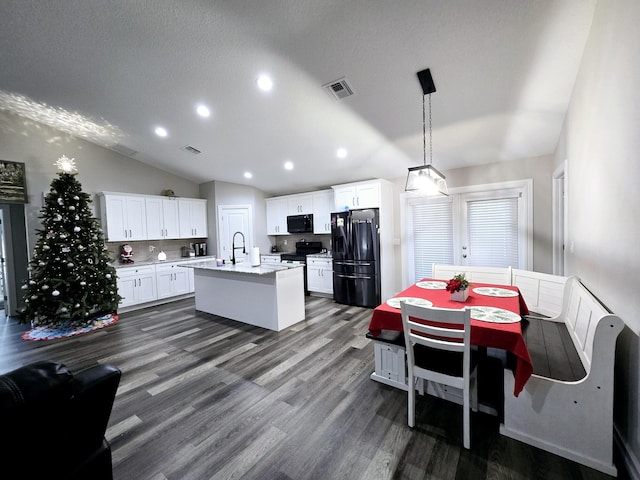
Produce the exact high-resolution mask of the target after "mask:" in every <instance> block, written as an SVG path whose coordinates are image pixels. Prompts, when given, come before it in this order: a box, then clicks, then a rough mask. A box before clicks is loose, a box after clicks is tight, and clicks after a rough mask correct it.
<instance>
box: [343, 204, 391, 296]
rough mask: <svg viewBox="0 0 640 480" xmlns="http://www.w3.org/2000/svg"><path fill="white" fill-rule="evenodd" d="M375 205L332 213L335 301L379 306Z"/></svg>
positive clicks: (378, 259) (378, 247)
mask: <svg viewBox="0 0 640 480" xmlns="http://www.w3.org/2000/svg"><path fill="white" fill-rule="evenodd" d="M378 221H379V214H378V209H377V208H367V209H362V210H349V211H346V212H336V213H332V214H331V249H332V251H333V298H334V300H335V301H336V302H338V303H344V304H346V305H357V306H360V307H370V308H375V307H377V306H378V305H380V227H379V223H378Z"/></svg>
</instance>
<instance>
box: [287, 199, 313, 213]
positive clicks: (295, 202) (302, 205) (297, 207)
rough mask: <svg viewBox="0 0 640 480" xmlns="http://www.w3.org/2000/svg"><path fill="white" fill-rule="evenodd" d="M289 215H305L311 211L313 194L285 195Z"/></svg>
mask: <svg viewBox="0 0 640 480" xmlns="http://www.w3.org/2000/svg"><path fill="white" fill-rule="evenodd" d="M286 198H287V206H288V211H289V215H305V214H309V213H313V195H311V194H299V195H287V197H286Z"/></svg>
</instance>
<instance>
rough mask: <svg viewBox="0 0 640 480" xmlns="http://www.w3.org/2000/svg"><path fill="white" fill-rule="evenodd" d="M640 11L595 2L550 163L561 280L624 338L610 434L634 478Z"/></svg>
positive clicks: (637, 5) (638, 462)
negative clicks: (561, 245)
mask: <svg viewBox="0 0 640 480" xmlns="http://www.w3.org/2000/svg"><path fill="white" fill-rule="evenodd" d="M639 21H640V2H638V1H637V0H616V1H610V0H600V1H599V2H598V5H597V8H596V11H595V15H594V21H593V25H592V27H591V32H590V35H589V40H588V42H587V46H586V48H585V52H584V56H583V59H582V63H581V67H580V72H579V74H578V79H577V82H576V85H575V88H574V92H573V96H572V99H571V103H570V108H569V111H568V113H567V116H566V120H565V125H564V131H563V135H562V138H561V141H560V143H559V148H558V150H557V152H556V157H555V163H556V165H559V164H560V163H561V162H562V161H564V160H565V159H566V160H567V163H568V167H567V170H568V178H569V185H568V205H569V212H568V242H567V246H568V248H567V249H566V265H567V271H566V272H567V273H568V274H575V275H577V276H578V277H580V279H581V280H582V281H583V282H584V283H585V285H586V286H587V287H588V288H589V289H590V290H591V291H593V292H594V294H595V295H596V296H598V297H599V298H600V300H601V301H602V302H603V303H604V304H605V305H607V307H608V308H609V309H611V310H612V311H613V312H614V313H616V314H618V315H619V316H620V317H621V318H622V319H623V320H624V322H625V323H626V324H627V326H628V328H627V329H626V330H625V331H623V333H622V334H621V336H620V337H619V339H618V345H617V357H616V376H615V382H616V391H615V404H616V405H615V424H616V428H617V430H618V432H619V433H620V435H621V437H622V443H623V453H624V454H625V455H626V461H627V464H628V466H630V469H631V471H632V475H636V478H639V477H638V472H639V471H640V413H639V410H640V405H639V403H638V397H639V396H640V388H639V385H640V368H638V366H639V363H640V362H639V357H640V349H639V344H638V336H637V334H638V332H639V331H640V295H639V294H638V285H639V284H640V260H639V259H638V256H637V252H636V251H635V248H636V247H637V246H638V244H639V243H640V221H639V220H640V217H639V213H638V212H639V209H640V188H638V179H639V178H640V161H639V160H638V155H639V154H640V135H639V127H640V88H638V79H640V34H639V33H640V30H638V22H639Z"/></svg>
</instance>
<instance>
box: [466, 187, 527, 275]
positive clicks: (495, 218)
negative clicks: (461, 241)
mask: <svg viewBox="0 0 640 480" xmlns="http://www.w3.org/2000/svg"><path fill="white" fill-rule="evenodd" d="M467 235H468V242H469V245H468V264H469V265H472V266H484V267H508V266H514V265H515V266H517V265H518V199H517V198H513V197H511V198H498V199H490V200H474V201H468V202H467Z"/></svg>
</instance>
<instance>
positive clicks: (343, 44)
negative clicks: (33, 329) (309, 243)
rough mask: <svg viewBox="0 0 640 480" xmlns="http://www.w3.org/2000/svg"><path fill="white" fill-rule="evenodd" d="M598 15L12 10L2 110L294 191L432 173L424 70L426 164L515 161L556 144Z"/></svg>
mask: <svg viewBox="0 0 640 480" xmlns="http://www.w3.org/2000/svg"><path fill="white" fill-rule="evenodd" d="M595 3H596V1H595V0H536V1H530V0H483V1H482V2H478V1H474V0H451V1H445V0H399V1H389V0H280V1H275V0H274V1H271V0H269V1H267V0H233V1H231V0H180V1H176V0H119V1H112V2H105V1H99V0H64V1H51V0H29V1H27V0H3V1H2V2H1V3H0V42H1V48H0V65H2V68H0V109H7V110H11V111H13V112H15V113H18V114H20V115H24V116H27V117H30V118H33V119H35V120H38V121H41V122H43V123H46V124H49V125H52V126H55V127H56V128H59V129H60V130H63V131H68V132H70V133H73V134H74V135H77V136H79V137H83V138H86V139H88V140H90V141H92V142H95V143H98V144H100V145H103V146H106V147H108V148H111V149H114V150H116V151H119V152H121V153H124V154H126V155H128V156H130V157H131V158H133V159H136V160H139V161H141V162H144V163H148V164H150V165H154V166H156V167H158V168H161V169H163V170H166V171H168V172H171V173H174V174H176V175H179V176H181V177H184V178H187V179H189V180H192V181H195V182H197V183H202V182H207V181H211V180H221V181H225V182H232V183H239V184H247V185H252V186H255V187H257V188H259V189H261V190H263V191H265V192H267V193H272V194H281V193H292V192H298V191H304V190H310V189H314V188H322V187H327V186H330V185H332V184H336V183H344V182H348V181H356V180H363V179H368V178H377V177H381V178H396V177H400V176H402V175H404V174H405V172H406V169H407V168H408V167H410V166H415V165H420V164H422V163H423V134H422V132H423V130H422V128H423V125H422V90H421V88H420V84H419V82H418V79H417V77H416V72H418V71H420V70H423V69H425V68H429V69H430V70H431V74H432V76H433V79H434V82H435V85H436V89H437V91H436V92H435V93H434V94H432V96H431V99H432V121H433V164H434V166H436V167H437V168H438V169H439V170H445V171H446V170H447V169H451V168H457V167H462V166H468V165H477V164H483V163H489V162H497V161H517V160H518V159H522V158H530V157H535V156H540V155H547V154H550V153H552V152H553V151H554V149H555V147H556V144H557V141H558V137H559V133H560V129H561V126H562V122H563V119H564V115H565V112H566V109H567V105H568V102H569V100H570V96H571V93H572V89H573V85H574V82H575V78H576V75H577V71H578V67H579V63H580V59H581V56H582V52H583V50H584V46H585V42H586V39H587V36H588V32H589V28H590V26H591V20H592V16H593V11H594V8H595ZM262 74H268V75H269V76H270V78H271V79H272V81H273V88H272V89H271V91H269V92H263V91H261V90H259V89H258V88H257V85H256V81H257V79H258V77H259V76H260V75H262ZM341 79H345V81H346V82H347V84H348V85H349V86H350V87H351V88H352V90H353V92H354V94H353V95H351V96H348V97H346V98H343V99H336V98H335V96H333V95H332V94H331V93H330V91H327V90H326V89H325V88H323V86H324V85H327V84H331V83H334V82H335V81H336V80H341ZM199 104H204V105H206V106H208V107H209V109H210V116H209V117H207V118H203V117H200V116H198V115H197V114H196V112H195V109H196V107H197V105H199ZM158 126H162V127H164V128H165V129H166V131H167V136H166V137H164V138H161V137H158V136H157V135H156V134H155V133H154V130H155V128H156V127H158ZM427 128H428V127H427ZM188 146H190V147H192V148H193V149H196V150H197V151H199V152H200V153H195V152H194V151H193V150H191V151H190V149H189V148H185V147H188ZM339 148H344V149H346V151H347V155H346V157H344V158H338V157H337V155H336V151H337V150H338V149H339ZM427 149H428V145H427ZM80 160H81V159H79V158H78V159H77V161H80ZM286 161H290V162H291V163H292V164H293V169H291V170H285V169H284V168H283V165H284V163H285V162H286ZM427 161H430V160H429V158H428V154H427ZM245 172H250V173H251V174H252V178H249V179H248V178H245V177H244V173H245Z"/></svg>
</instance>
